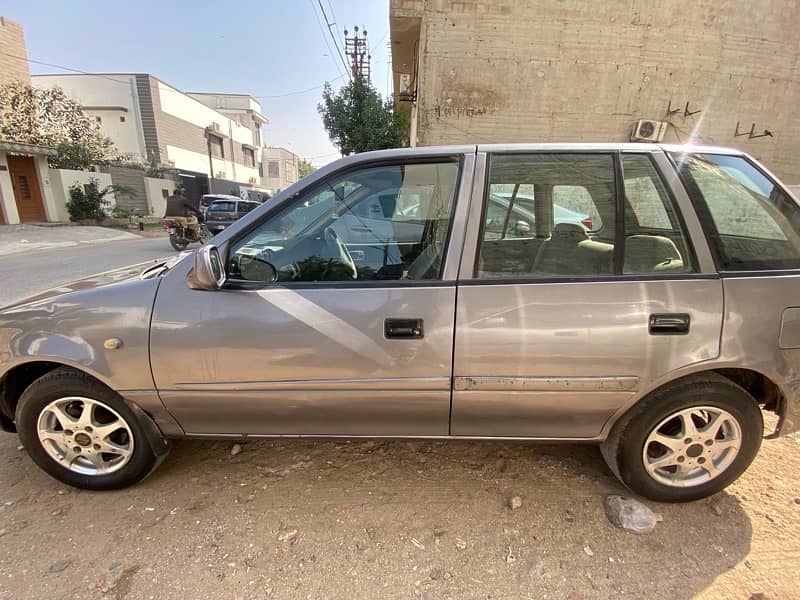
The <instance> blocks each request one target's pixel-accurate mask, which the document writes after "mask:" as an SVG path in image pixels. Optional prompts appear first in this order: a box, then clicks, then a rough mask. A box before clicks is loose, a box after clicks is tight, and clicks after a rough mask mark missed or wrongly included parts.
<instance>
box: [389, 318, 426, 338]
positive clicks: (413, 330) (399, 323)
mask: <svg viewBox="0 0 800 600" xmlns="http://www.w3.org/2000/svg"><path fill="white" fill-rule="evenodd" d="M383 335H384V336H385V337H386V338H387V339H399V340H415V339H419V338H422V337H425V330H424V329H423V322H422V319H386V320H385V321H384V322H383Z"/></svg>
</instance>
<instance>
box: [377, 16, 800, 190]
mask: <svg viewBox="0 0 800 600" xmlns="http://www.w3.org/2000/svg"><path fill="white" fill-rule="evenodd" d="M391 17H392V28H393V42H394V41H395V39H394V38H395V35H396V34H395V30H399V29H400V25H399V20H401V19H403V18H406V19H408V18H412V19H413V18H421V28H420V34H419V39H418V47H419V49H420V52H419V61H420V66H419V73H418V77H417V92H418V97H417V109H418V123H417V130H418V133H417V141H418V143H419V144H420V145H433V144H443V143H463V142H470V143H476V142H478V143H480V142H523V141H525V142H544V141H624V140H627V139H628V138H629V135H630V131H631V128H632V126H633V124H634V123H635V122H636V121H637V120H638V119H655V120H663V121H668V122H669V126H668V131H667V134H666V138H665V141H666V142H686V141H688V140H689V139H690V138H692V137H693V138H694V139H695V140H696V141H698V142H707V143H713V144H718V145H725V146H733V147H737V148H740V149H742V150H745V151H747V152H749V153H751V154H753V155H754V156H756V157H757V158H759V159H760V160H762V161H764V163H765V164H766V165H767V166H768V167H769V168H770V169H772V170H774V171H775V172H776V173H777V174H778V176H779V177H781V178H782V179H783V180H785V181H786V182H788V183H800V163H798V161H797V156H798V153H800V120H798V119H797V118H796V116H795V113H796V107H797V105H798V103H800V61H798V49H799V48H800V38H798V36H797V31H798V30H799V29H800V10H798V8H797V2H796V0H763V1H762V2H751V3H746V2H741V1H739V0H671V1H669V2H646V1H644V0H621V1H616V2H610V1H608V0H606V1H598V2H587V1H585V0H583V1H581V0H541V1H538V2H529V1H525V0H459V1H456V0H426V1H424V2H423V1H422V0H391ZM394 47H395V48H397V46H394ZM407 69H409V70H411V71H413V64H412V65H410V66H408V67H407ZM397 71H398V65H395V75H396V77H395V79H396V80H397V76H398V73H397ZM687 102H688V108H689V112H692V111H701V112H699V113H698V114H695V115H691V116H685V114H684V110H685V108H686V104H687ZM670 103H671V107H672V108H673V109H678V112H677V113H675V114H673V115H668V107H669V106H670ZM737 121H739V122H740V130H742V129H743V130H745V131H749V129H750V127H751V124H752V123H755V131H756V133H758V132H761V131H763V130H764V129H768V130H770V131H771V132H772V133H773V137H762V138H757V139H748V137H747V136H742V137H736V136H735V135H734V133H735V131H736V123H737Z"/></svg>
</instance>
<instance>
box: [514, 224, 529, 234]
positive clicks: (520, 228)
mask: <svg viewBox="0 0 800 600" xmlns="http://www.w3.org/2000/svg"><path fill="white" fill-rule="evenodd" d="M530 232H531V224H530V223H528V222H527V221H522V220H519V221H517V224H516V225H515V226H514V233H516V234H517V235H519V236H524V235H529V234H530Z"/></svg>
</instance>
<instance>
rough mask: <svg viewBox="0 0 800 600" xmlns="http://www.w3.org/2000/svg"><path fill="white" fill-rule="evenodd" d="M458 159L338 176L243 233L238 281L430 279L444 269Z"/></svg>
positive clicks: (234, 259)
mask: <svg viewBox="0 0 800 600" xmlns="http://www.w3.org/2000/svg"><path fill="white" fill-rule="evenodd" d="M458 174H459V164H458V163H457V162H440V163H425V164H407V165H386V166H375V167H368V168H363V169H359V170H356V171H351V172H349V173H346V174H344V175H339V176H334V177H333V178H331V179H329V180H328V181H325V182H323V183H321V184H319V185H317V186H316V187H315V188H313V189H312V190H310V191H309V192H307V193H304V194H301V195H300V196H299V197H297V198H296V199H295V200H293V201H292V202H291V203H290V204H289V205H288V206H287V207H285V208H284V209H282V210H280V211H278V212H277V213H274V214H272V215H271V216H270V217H268V218H267V219H266V220H265V221H264V222H263V223H262V224H261V225H259V226H258V227H257V228H256V229H255V230H253V231H252V232H250V233H248V234H247V235H246V236H245V237H244V238H242V239H241V240H239V241H237V242H236V243H235V244H234V245H233V247H232V248H231V251H230V254H229V258H228V261H227V271H228V278H229V279H230V280H231V281H232V282H234V283H235V282H237V281H238V282H259V283H264V282H270V281H272V280H273V279H274V276H273V272H275V273H277V280H278V281H279V282H325V281H354V280H362V281H370V280H406V279H408V280H430V279H437V278H439V277H440V274H441V267H442V264H443V259H444V253H445V247H446V240H447V236H448V232H449V228H450V220H451V216H452V211H453V203H454V195H455V190H456V183H457V179H458Z"/></svg>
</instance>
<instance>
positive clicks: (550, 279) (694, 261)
mask: <svg viewBox="0 0 800 600" xmlns="http://www.w3.org/2000/svg"><path fill="white" fill-rule="evenodd" d="M655 153H656V151H653V150H644V149H643V150H642V151H636V150H635V149H632V150H624V149H608V148H599V149H594V148H592V149H581V148H571V149H569V150H559V149H556V148H553V149H550V148H548V149H541V150H539V149H537V150H516V149H515V150H513V151H504V152H487V153H486V164H485V167H484V169H483V178H484V181H483V191H482V192H481V194H482V196H481V199H480V203H481V213H480V222H479V227H478V237H477V240H476V244H475V251H474V255H473V262H472V270H471V271H470V273H469V277H468V278H467V277H459V280H458V284H459V285H529V284H530V285H533V284H553V283H593V282H600V283H610V282H616V281H619V282H631V281H683V280H692V279H719V270H718V269H716V270H715V271H713V272H703V271H702V270H701V269H700V262H699V260H698V257H697V253H696V251H695V248H694V240H693V239H692V235H691V233H690V231H689V228H688V226H687V224H686V220H685V218H684V215H683V207H681V204H680V203H679V202H678V198H677V197H676V196H675V193H674V190H673V189H672V186H671V185H670V184H669V182H668V181H667V179H666V177H665V175H664V171H663V170H662V169H661V166H660V165H659V164H658V161H657V160H655V156H654V155H655ZM663 153H664V154H666V156H667V158H668V160H669V161H670V164H673V167H674V168H675V172H676V175H677V176H678V178H679V179H680V181H681V182H683V179H682V177H681V174H680V172H679V170H678V168H677V166H676V165H675V164H674V162H673V161H672V156H671V154H670V153H669V152H663ZM534 154H551V155H552V154H559V155H569V154H578V155H595V154H602V155H606V156H611V157H612V160H613V164H614V190H615V204H614V205H615V209H616V215H615V223H614V226H615V231H614V246H615V248H614V271H615V272H614V273H609V274H605V273H604V274H596V275H548V276H545V277H492V278H488V277H487V278H479V277H478V266H479V263H480V255H481V244H482V242H483V233H484V227H485V222H486V208H487V205H488V190H489V182H490V174H491V167H492V160H493V159H494V157H496V156H519V155H524V156H530V155H534ZM628 155H630V156H646V157H647V158H648V160H649V161H650V164H651V165H653V167H654V169H655V173H656V176H657V177H658V178H659V179H660V181H661V184H662V186H663V188H664V190H666V193H667V195H668V199H669V201H670V202H671V203H672V206H673V207H674V209H675V212H676V216H677V218H678V222H679V225H680V227H681V231H682V232H683V235H684V238H685V240H686V246H687V247H686V250H687V253H688V258H689V259H690V260H691V267H692V271H690V272H683V273H678V272H675V273H627V274H626V273H623V272H622V270H623V268H624V256H625V254H624V251H622V252H618V251H617V246H618V245H620V244H619V240H618V236H619V235H620V233H622V234H623V239H624V231H625V227H624V213H623V212H622V210H620V204H619V203H620V202H621V203H622V204H623V205H625V204H626V202H625V186H624V182H625V179H624V170H623V161H624V157H625V156H628ZM748 158H749V157H748ZM476 176H477V174H476ZM770 180H771V181H773V180H772V178H770ZM684 188H686V186H685V185H684ZM781 189H783V188H781ZM784 191H785V190H784ZM686 192H687V195H688V196H689V199H690V202H691V204H692V208H694V209H695V213H696V214H697V208H696V207H695V205H694V199H693V198H692V196H691V194H690V193H689V190H688V189H687V190H686ZM790 197H791V196H790ZM697 217H698V219H699V220H700V221H701V226H703V223H702V218H701V217H700V215H699V214H697ZM470 218H472V215H470ZM620 219H621V220H622V225H621V226H620V224H619V221H620ZM703 233H704V234H705V233H706V232H705V229H703ZM706 243H707V244H708V245H709V247H710V246H711V243H710V242H709V241H708V240H706ZM620 246H624V242H623V243H622V244H621V245H620ZM711 253H712V257H713V258H714V265H715V267H716V265H717V263H716V257H715V256H714V252H713V250H711ZM618 255H619V257H620V267H619V268H620V271H619V273H617V272H616V270H617V256H618Z"/></svg>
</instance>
